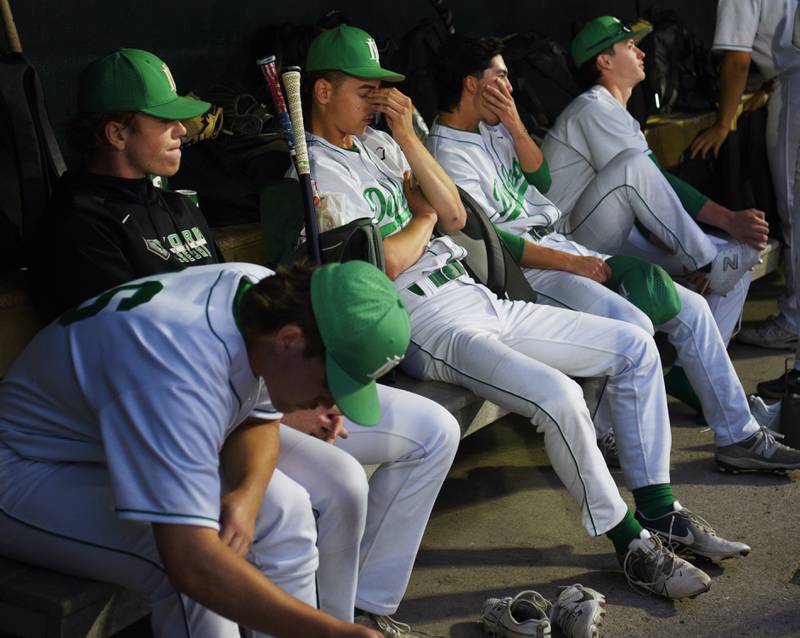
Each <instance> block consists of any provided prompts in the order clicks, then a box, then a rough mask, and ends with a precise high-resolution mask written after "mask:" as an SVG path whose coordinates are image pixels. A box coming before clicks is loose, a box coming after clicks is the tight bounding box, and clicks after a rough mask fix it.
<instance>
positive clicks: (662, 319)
mask: <svg viewBox="0 0 800 638" xmlns="http://www.w3.org/2000/svg"><path fill="white" fill-rule="evenodd" d="M608 265H609V266H611V269H612V271H613V274H612V276H611V278H610V279H609V281H608V282H607V285H608V286H609V288H611V289H612V290H615V291H616V292H618V293H619V294H620V295H621V296H622V297H624V298H625V299H627V300H628V301H629V302H630V303H632V304H633V305H634V306H636V307H637V308H638V309H639V310H641V311H642V312H643V313H644V314H645V315H647V317H648V318H649V319H650V321H651V322H652V324H653V325H655V326H660V325H662V324H664V323H666V322H667V321H669V320H670V319H673V318H674V317H675V316H677V315H678V313H679V312H680V311H681V298H680V296H679V295H678V291H677V289H676V287H675V283H674V282H673V281H672V277H670V276H669V274H668V273H667V271H665V270H664V269H663V268H662V267H661V266H657V265H656V264H652V263H650V262H647V261H644V260H643V259H639V258H638V257H626V256H617V257H611V258H609V259H608Z"/></svg>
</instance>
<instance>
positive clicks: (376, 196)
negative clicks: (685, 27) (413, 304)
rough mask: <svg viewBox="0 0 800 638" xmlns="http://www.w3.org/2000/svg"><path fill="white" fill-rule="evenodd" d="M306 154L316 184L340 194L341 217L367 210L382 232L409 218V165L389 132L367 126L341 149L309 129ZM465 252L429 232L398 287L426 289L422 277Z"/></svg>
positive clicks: (403, 224) (397, 228)
mask: <svg viewBox="0 0 800 638" xmlns="http://www.w3.org/2000/svg"><path fill="white" fill-rule="evenodd" d="M308 154H309V159H310V161H311V173H312V175H313V176H314V179H315V181H316V183H317V188H318V189H319V190H320V191H321V192H326V193H341V194H342V195H343V196H344V201H345V214H346V215H347V216H348V219H346V220H345V223H346V222H350V221H352V220H354V219H358V218H360V217H366V216H367V215H370V214H371V215H372V217H373V219H374V221H375V223H376V224H378V226H379V227H380V230H381V236H382V237H384V238H386V237H389V236H390V235H393V234H394V233H396V232H398V231H400V230H402V229H403V228H405V227H406V226H407V225H408V223H409V222H410V221H411V211H410V210H409V207H408V201H407V200H406V196H405V195H404V194H403V174H404V173H405V172H406V171H408V170H410V166H409V165H408V161H407V160H406V158H405V155H403V151H402V150H401V149H400V147H399V146H398V145H397V143H396V142H395V141H394V140H393V139H392V138H391V136H389V135H387V134H386V133H383V132H382V131H376V130H374V129H372V128H369V127H368V128H367V130H366V131H365V132H364V134H363V135H359V136H358V137H353V148H352V149H343V148H340V147H338V146H334V145H333V144H331V143H330V142H327V141H326V140H324V139H323V138H321V137H317V136H316V135H311V134H308ZM466 255H467V252H466V250H464V249H463V248H462V247H461V246H458V245H457V244H456V243H455V242H453V241H452V240H451V239H450V238H448V237H436V238H433V239H431V241H430V243H429V244H428V248H427V250H426V251H425V252H424V253H423V254H422V256H421V257H420V258H419V259H418V260H417V261H416V263H414V264H413V265H412V266H410V267H409V268H408V269H406V270H405V271H404V272H403V273H402V274H401V275H400V276H399V277H397V279H396V280H395V282H394V283H395V285H396V286H397V288H399V289H400V290H404V289H405V288H407V287H408V286H410V285H411V284H413V283H417V284H418V285H419V286H420V287H421V288H423V289H424V290H429V289H431V288H432V286H433V285H432V284H431V283H430V282H429V281H428V280H427V278H426V275H427V274H428V273H430V272H433V271H435V270H438V269H439V268H441V267H442V266H444V265H445V264H447V263H449V262H451V261H456V260H459V259H463V258H464V257H466Z"/></svg>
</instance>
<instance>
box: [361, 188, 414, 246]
mask: <svg viewBox="0 0 800 638" xmlns="http://www.w3.org/2000/svg"><path fill="white" fill-rule="evenodd" d="M363 195H364V199H365V200H366V202H367V205H368V206H369V209H370V211H371V212H372V214H373V219H374V220H375V223H376V224H378V226H379V227H380V229H381V237H384V238H386V237H388V236H389V235H392V234H393V233H395V232H397V231H398V230H401V229H402V228H404V227H405V225H406V224H407V223H408V222H409V221H411V211H409V210H408V201H407V200H406V196H405V195H403V192H402V190H400V189H398V188H397V187H396V186H395V185H394V184H392V186H391V187H389V188H387V187H386V186H385V185H384V184H383V183H382V184H381V186H380V187H377V186H370V187H369V188H365V189H364V193H363Z"/></svg>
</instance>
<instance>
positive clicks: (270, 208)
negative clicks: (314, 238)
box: [259, 178, 303, 268]
mask: <svg viewBox="0 0 800 638" xmlns="http://www.w3.org/2000/svg"><path fill="white" fill-rule="evenodd" d="M301 202H302V200H301V199H300V185H299V184H298V182H297V180H294V179H288V178H286V179H279V180H276V181H274V182H270V183H269V184H267V185H266V186H265V187H264V188H263V189H262V190H261V192H260V193H259V208H260V210H261V235H262V237H263V239H264V257H265V261H264V263H265V264H266V265H267V266H269V267H270V268H275V266H278V265H281V264H283V265H286V264H289V263H291V261H292V257H293V256H294V252H295V249H296V248H297V242H298V239H299V238H300V230H301V229H302V228H303V207H302V205H301Z"/></svg>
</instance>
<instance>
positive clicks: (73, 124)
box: [66, 111, 136, 155]
mask: <svg viewBox="0 0 800 638" xmlns="http://www.w3.org/2000/svg"><path fill="white" fill-rule="evenodd" d="M135 116H136V111H120V112H115V113H77V114H76V115H74V116H73V118H72V119H71V120H70V121H69V123H68V124H67V130H66V134H67V142H68V143H69V145H70V146H72V147H73V148H74V149H75V150H77V151H79V152H80V153H82V154H84V155H87V154H90V153H91V152H92V151H95V150H97V149H99V148H102V147H103V146H106V145H107V144H108V140H106V131H105V129H106V124H108V123H109V122H119V123H120V124H122V126H125V127H127V126H132V125H133V118H134V117H135Z"/></svg>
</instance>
